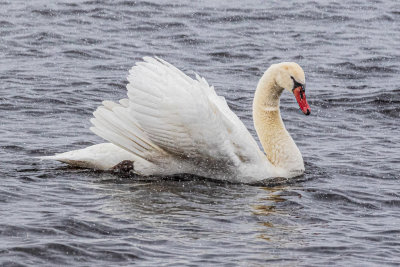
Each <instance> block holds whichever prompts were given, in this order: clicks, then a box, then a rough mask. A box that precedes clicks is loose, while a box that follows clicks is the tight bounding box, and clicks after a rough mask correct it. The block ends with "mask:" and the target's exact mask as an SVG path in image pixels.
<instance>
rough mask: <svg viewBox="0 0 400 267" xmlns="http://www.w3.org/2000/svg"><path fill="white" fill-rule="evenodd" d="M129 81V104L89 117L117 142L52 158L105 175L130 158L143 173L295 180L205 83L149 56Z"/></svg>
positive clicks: (99, 132) (125, 101)
mask: <svg viewBox="0 0 400 267" xmlns="http://www.w3.org/2000/svg"><path fill="white" fill-rule="evenodd" d="M128 81H129V84H128V85H127V90H128V99H122V100H120V101H119V103H114V102H111V101H103V103H102V104H103V105H102V106H100V107H99V108H97V110H96V111H95V112H94V113H93V114H94V117H95V118H93V119H91V122H92V124H93V127H92V128H90V129H91V130H92V131H93V132H94V133H95V134H97V135H98V136H101V137H102V138H104V139H106V140H107V141H109V142H111V143H112V144H110V143H106V144H99V145H96V146H92V147H89V148H85V149H82V150H77V151H71V152H66V153H63V154H59V155H56V156H53V157H47V158H52V159H55V160H59V161H63V162H66V163H69V164H72V165H78V166H81V167H90V168H97V169H102V170H107V169H110V168H112V167H113V166H114V165H116V164H118V163H119V162H121V161H122V160H130V161H133V162H134V172H136V173H137V174H140V175H172V174H179V173H189V174H194V175H199V176H205V177H209V178H213V179H219V180H228V181H233V182H255V181H259V180H262V179H266V178H269V177H276V176H285V177H290V176H294V175H293V173H292V174H290V173H289V170H285V169H284V168H282V167H280V166H274V165H272V164H271V163H270V162H269V160H268V159H267V157H266V156H265V154H264V153H263V152H262V151H261V150H260V149H259V147H258V145H257V143H256V141H255V140H254V139H253V137H252V136H251V134H250V133H249V131H248V130H247V129H246V127H245V126H244V124H243V123H242V122H241V121H240V119H239V118H238V117H237V116H236V115H235V114H234V113H233V112H232V111H231V110H230V109H229V107H228V105H227V103H226V101H225V99H224V98H223V97H221V96H218V95H217V94H216V93H215V90H214V88H213V87H212V86H209V84H208V83H207V81H206V80H205V79H204V78H201V77H200V76H198V75H196V79H192V78H190V77H188V76H187V75H185V74H184V73H183V72H181V71H180V70H178V69H177V68H176V67H174V66H173V65H171V64H169V63H167V62H166V61H164V60H162V59H159V58H151V57H145V58H144V62H140V63H137V64H136V65H135V66H134V67H133V68H132V69H131V70H130V71H129V76H128Z"/></svg>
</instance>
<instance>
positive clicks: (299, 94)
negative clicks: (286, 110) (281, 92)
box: [293, 86, 311, 115]
mask: <svg viewBox="0 0 400 267" xmlns="http://www.w3.org/2000/svg"><path fill="white" fill-rule="evenodd" d="M293 94H294V96H295V97H296V100H297V103H299V107H300V109H301V111H303V113H304V114H305V115H310V113H311V111H310V106H309V105H308V103H307V99H306V92H305V90H304V87H303V86H298V87H296V88H294V89H293Z"/></svg>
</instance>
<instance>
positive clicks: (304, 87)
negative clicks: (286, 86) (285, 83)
mask: <svg viewBox="0 0 400 267" xmlns="http://www.w3.org/2000/svg"><path fill="white" fill-rule="evenodd" d="M290 78H291V79H292V80H293V89H292V91H293V90H294V89H296V88H297V87H301V91H302V92H305V91H306V85H305V84H302V83H299V82H298V81H296V79H295V78H293V76H290Z"/></svg>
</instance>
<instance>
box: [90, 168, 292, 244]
mask: <svg viewBox="0 0 400 267" xmlns="http://www.w3.org/2000/svg"><path fill="white" fill-rule="evenodd" d="M189 178H190V179H189ZM189 178H188V179H185V178H182V179H179V180H176V179H163V180H160V179H159V178H155V179H148V178H146V179H141V178H140V177H134V178H129V179H126V178H119V177H117V176H115V175H113V174H104V173H103V174H101V175H100V179H99V177H98V176H97V178H96V179H94V180H93V183H92V185H93V187H94V188H96V191H97V192H98V193H99V194H101V195H102V197H104V198H106V199H107V200H108V201H104V203H103V205H102V206H101V212H102V213H103V214H104V215H105V216H107V217H112V218H113V219H114V220H117V221H118V222H122V221H123V222H124V223H125V225H131V226H132V227H134V228H135V231H132V233H131V234H132V237H137V236H136V235H137V232H141V233H144V232H148V233H152V232H157V235H158V236H157V238H161V239H163V240H164V241H165V240H171V238H173V239H174V238H179V239H183V240H188V239H189V240H198V239H201V240H204V241H205V242H211V241H212V240H219V239H220V240H225V241H226V242H232V243H235V242H243V241H245V242H247V243H249V244H250V243H253V245H256V246H259V245H260V244H258V242H259V241H261V240H262V241H263V242H265V241H268V242H270V244H264V245H261V246H267V247H268V246H270V245H273V246H277V245H278V246H284V245H285V244H291V243H292V242H293V241H292V240H294V239H297V237H298V235H299V234H300V231H299V230H298V229H297V228H296V225H295V224H294V223H293V221H294V219H295V216H296V214H297V213H296V212H293V209H297V208H298V207H297V206H296V205H295V207H293V205H292V204H293V203H292V202H293V199H291V200H288V197H287V196H290V198H293V197H294V198H296V197H298V196H296V193H295V191H293V190H294V186H274V187H265V186H264V187H260V186H250V185H243V184H229V183H217V182H215V181H210V180H204V179H193V177H189ZM288 192H289V193H288ZM254 237H256V239H254ZM142 238H143V236H142ZM148 238H156V237H154V236H153V237H150V236H149V237H148ZM257 240H259V241H257Z"/></svg>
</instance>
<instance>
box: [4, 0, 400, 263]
mask: <svg viewBox="0 0 400 267" xmlns="http://www.w3.org/2000/svg"><path fill="white" fill-rule="evenodd" d="M399 29H400V4H399V3H398V2H397V1H395V0H391V1H346V2H343V1H342V2H334V1H318V2H317V1H296V2H293V1H268V2H261V1H249V2H244V1H218V2H217V1H201V2H198V3H194V2H192V1H171V2H167V1H160V2H156V1H154V2H152V1H147V2H143V1H135V2H131V1H100V0H99V1H96V0H94V1H74V2H72V1H57V2H51V3H50V2H48V1H40V0H37V1H0V81H1V83H0V177H1V184H0V265H2V266H7V265H8V266H38V265H47V266H55V265H71V266H110V265H117V264H118V265H122V266H126V265H139V266H169V265H172V266H176V265H199V266H206V265H209V266H221V265H226V266H233V265H239V266H266V265H268V266H294V265H295V266H296V265H298V266H327V265H337V266H383V265H394V266H397V265H398V264H399V263H400V229H399V225H400V184H399V183H400V174H399V173H400V145H399V144H400V134H399V125H400V115H399V114H400V78H399V77H400V75H399V74H400V50H399V45H400V34H399ZM153 55H157V56H160V57H162V58H164V59H165V60H167V61H169V62H171V63H173V64H174V65H176V66H177V67H178V68H180V69H182V70H184V71H185V72H187V73H189V74H190V73H192V72H191V71H196V72H198V73H199V74H201V75H202V76H204V77H206V79H207V80H208V81H209V83H210V84H213V85H214V86H215V88H216V91H217V92H218V93H219V94H220V95H223V96H224V97H225V98H226V99H227V101H228V103H229V105H230V107H231V109H232V110H233V111H234V112H235V113H236V114H238V115H239V117H240V118H241V119H242V120H243V121H244V122H245V124H246V125H247V127H248V128H249V129H250V131H251V132H252V133H253V134H254V133H255V132H254V129H253V126H252V119H251V103H252V97H253V93H254V90H255V87H256V84H257V82H258V79H259V77H260V76H261V75H262V73H263V72H264V71H265V69H266V68H267V67H268V66H269V65H270V64H272V63H277V62H281V61H296V62H297V63H299V64H300V65H301V66H302V67H303V68H304V70H305V72H306V76H307V77H306V79H307V99H308V100H309V104H310V106H311V109H312V114H311V116H308V117H306V116H303V115H302V114H301V112H300V111H299V110H298V105H297V103H296V102H295V100H294V98H293V96H291V95H290V94H284V95H283V98H282V101H281V105H282V107H281V110H282V116H283V119H284V121H285V124H286V127H287V129H288V130H289V132H290V133H291V134H292V136H293V138H294V140H295V141H296V143H297V144H298V146H299V148H300V150H301V151H302V154H303V156H304V159H305V163H306V173H305V175H304V176H302V177H300V178H299V179H296V180H293V181H289V182H288V181H286V182H285V181H283V182H279V181H278V182H277V183H274V184H271V185H268V186H263V187H260V186H249V185H240V184H221V183H217V182H214V181H212V180H202V179H194V180H193V179H192V178H190V177H188V178H182V179H181V180H176V179H162V178H160V179H151V180H149V179H144V178H141V177H130V178H127V177H120V176H117V175H114V174H110V173H99V172H92V171H87V170H79V169H70V168H67V167H65V165H63V164H61V163H56V162H44V161H43V162H41V161H39V160H37V159H35V157H37V156H43V155H51V154H54V153H57V152H64V151H68V150H72V149H78V148H83V147H85V146H88V145H92V144H96V143H99V142H103V140H101V139H100V138H99V137H96V136H95V135H94V134H92V133H91V132H90V131H89V129H88V127H89V126H90V122H89V119H90V118H91V116H92V115H91V113H92V112H93V111H94V110H95V108H96V107H97V106H98V105H100V103H101V101H102V100H104V99H110V100H118V99H120V98H123V97H125V94H126V92H125V85H126V83H127V81H126V79H125V78H126V76H127V74H128V72H127V71H128V69H129V68H130V67H131V66H132V65H133V64H134V63H135V62H136V61H138V60H140V58H141V57H143V56H153Z"/></svg>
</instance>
